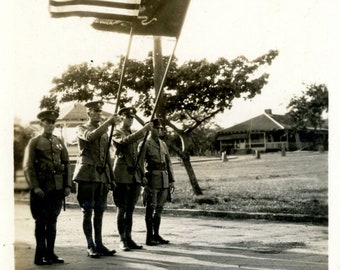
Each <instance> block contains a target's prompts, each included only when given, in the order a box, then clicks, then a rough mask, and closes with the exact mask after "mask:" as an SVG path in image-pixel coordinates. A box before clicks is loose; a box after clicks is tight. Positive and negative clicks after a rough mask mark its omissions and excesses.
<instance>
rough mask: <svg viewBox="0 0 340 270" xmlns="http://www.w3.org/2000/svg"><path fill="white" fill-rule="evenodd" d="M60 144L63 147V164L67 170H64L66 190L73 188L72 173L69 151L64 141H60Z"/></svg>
mask: <svg viewBox="0 0 340 270" xmlns="http://www.w3.org/2000/svg"><path fill="white" fill-rule="evenodd" d="M59 141H60V143H61V145H62V147H63V149H62V150H61V163H62V164H64V166H65V170H64V188H66V187H69V188H71V187H72V172H71V166H70V158H69V154H68V151H67V148H66V146H65V144H64V142H63V141H62V140H60V139H59Z"/></svg>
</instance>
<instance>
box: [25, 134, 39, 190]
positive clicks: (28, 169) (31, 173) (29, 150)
mask: <svg viewBox="0 0 340 270" xmlns="http://www.w3.org/2000/svg"><path fill="white" fill-rule="evenodd" d="M36 144H37V139H36V138H34V139H31V140H30V141H29V143H28V145H27V146H26V148H25V154H24V162H23V169H24V174H25V178H26V181H27V183H28V185H29V187H30V189H34V188H36V187H39V182H38V179H37V176H36V172H35V167H34V165H35V159H36V156H35V148H36Z"/></svg>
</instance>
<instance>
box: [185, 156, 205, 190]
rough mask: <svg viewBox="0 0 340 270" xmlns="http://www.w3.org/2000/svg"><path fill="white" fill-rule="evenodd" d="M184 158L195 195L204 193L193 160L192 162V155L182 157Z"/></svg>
mask: <svg viewBox="0 0 340 270" xmlns="http://www.w3.org/2000/svg"><path fill="white" fill-rule="evenodd" d="M182 160H183V165H184V167H185V170H186V171H187V174H188V177H189V180H190V184H191V187H192V190H193V192H194V194H195V195H202V194H203V192H202V189H201V188H200V186H199V185H198V181H197V178H196V174H195V172H194V169H193V167H192V165H191V162H190V156H189V155H185V157H184V158H182Z"/></svg>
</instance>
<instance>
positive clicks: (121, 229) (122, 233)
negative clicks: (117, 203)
mask: <svg viewBox="0 0 340 270" xmlns="http://www.w3.org/2000/svg"><path fill="white" fill-rule="evenodd" d="M117 227H118V233H119V237H120V243H119V248H120V249H121V250H122V251H129V250H130V248H129V245H128V243H127V241H126V225H125V211H124V209H122V208H118V209H117Z"/></svg>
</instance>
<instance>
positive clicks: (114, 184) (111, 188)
mask: <svg viewBox="0 0 340 270" xmlns="http://www.w3.org/2000/svg"><path fill="white" fill-rule="evenodd" d="M116 187H117V184H116V182H115V181H112V182H111V185H110V190H112V191H114V190H115V189H116Z"/></svg>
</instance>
